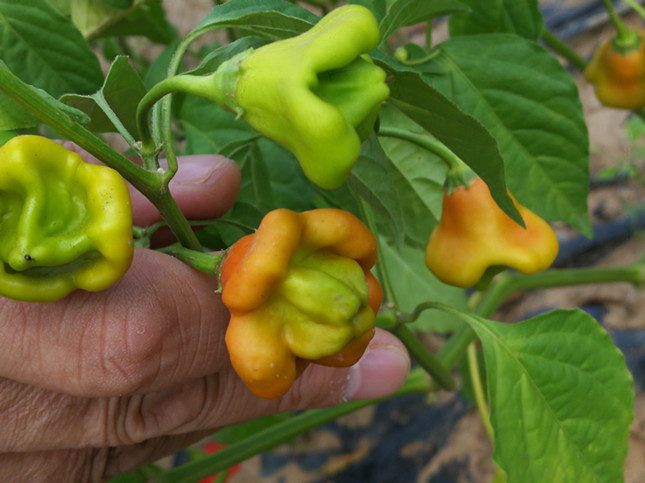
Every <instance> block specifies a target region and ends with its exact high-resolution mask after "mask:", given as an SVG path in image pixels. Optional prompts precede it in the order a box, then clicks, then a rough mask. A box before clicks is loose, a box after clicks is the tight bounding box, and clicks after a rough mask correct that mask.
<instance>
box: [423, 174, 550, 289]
mask: <svg viewBox="0 0 645 483" xmlns="http://www.w3.org/2000/svg"><path fill="white" fill-rule="evenodd" d="M509 196H510V197H511V199H512V200H513V203H515V206H516V207H517V209H518V211H519V212H520V215H521V216H522V219H523V220H524V223H525V225H526V228H524V227H522V226H521V225H518V224H517V223H516V222H515V221H513V220H512V219H511V218H510V217H509V216H508V215H507V214H506V213H504V212H503V211H502V209H501V208H500V207H499V206H497V203H495V200H493V198H492V196H491V194H490V191H489V189H488V186H486V184H485V183H484V182H483V181H482V180H481V179H479V178H478V179H476V180H475V181H474V182H473V183H472V184H471V185H470V186H469V187H468V188H466V187H463V186H462V187H459V188H456V189H454V191H453V192H452V193H448V191H446V192H445V193H444V198H443V211H442V213H441V220H440V221H439V224H438V225H437V226H436V227H435V228H434V230H433V231H432V234H431V235H430V240H429V242H428V245H427V247H426V253H425V263H426V265H427V266H428V268H429V269H430V271H431V272H432V273H433V274H434V275H435V276H436V277H437V278H438V279H439V280H441V281H442V282H444V283H447V284H450V285H455V286H457V287H464V288H467V287H472V286H474V285H476V284H477V282H479V281H480V279H481V278H482V276H483V275H484V273H486V271H487V270H489V269H496V268H499V267H510V268H513V269H515V270H517V271H518V272H520V273H524V274H530V273H535V272H538V271H541V270H546V269H547V268H549V266H551V264H552V263H553V260H555V257H556V255H557V254H558V239H557V237H556V235H555V233H554V232H553V230H552V229H551V227H550V226H549V224H548V223H546V222H545V221H544V220H543V219H542V218H540V217H539V216H537V215H536V214H535V213H533V212H531V211H530V210H529V209H527V208H525V207H524V206H521V205H520V204H518V203H517V201H515V199H514V198H513V197H512V196H511V195H510V193H509Z"/></svg>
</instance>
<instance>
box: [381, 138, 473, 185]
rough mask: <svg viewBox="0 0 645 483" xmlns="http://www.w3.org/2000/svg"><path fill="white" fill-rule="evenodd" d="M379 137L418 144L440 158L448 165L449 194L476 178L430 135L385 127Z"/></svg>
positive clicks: (444, 146)
mask: <svg viewBox="0 0 645 483" xmlns="http://www.w3.org/2000/svg"><path fill="white" fill-rule="evenodd" d="M379 135H380V136H386V137H391V138H397V139H400V140H402V141H407V142H410V143H413V144H416V145H417V146H419V147H420V148H423V149H427V150H428V151H430V152H432V153H434V154H436V155H437V156H439V158H440V159H441V160H442V161H444V162H445V163H446V164H447V165H448V173H447V174H446V187H447V188H448V190H449V192H451V191H452V189H454V188H455V187H457V186H466V187H468V186H470V183H471V181H472V180H473V178H475V177H476V175H475V173H474V172H473V170H472V169H471V168H470V166H468V165H467V164H466V163H465V162H464V161H463V160H462V159H461V158H460V157H459V156H457V155H456V154H455V153H454V152H453V151H452V150H450V148H448V146H446V145H445V144H443V143H442V142H441V141H439V140H438V139H436V138H434V137H432V136H430V135H429V134H422V133H415V132H411V131H407V130H405V129H398V128H395V127H383V128H380V129H379Z"/></svg>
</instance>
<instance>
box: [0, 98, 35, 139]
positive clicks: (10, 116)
mask: <svg viewBox="0 0 645 483" xmlns="http://www.w3.org/2000/svg"><path fill="white" fill-rule="evenodd" d="M39 123H40V121H39V120H38V118H37V117H36V116H34V115H33V114H32V113H31V112H29V111H28V110H27V109H25V108H24V107H22V106H21V105H20V104H18V103H17V102H16V101H14V100H13V99H12V98H11V97H9V96H8V95H6V94H5V93H4V92H0V130H2V131H7V130H12V129H23V128H26V127H33V126H37V125H38V124H39Z"/></svg>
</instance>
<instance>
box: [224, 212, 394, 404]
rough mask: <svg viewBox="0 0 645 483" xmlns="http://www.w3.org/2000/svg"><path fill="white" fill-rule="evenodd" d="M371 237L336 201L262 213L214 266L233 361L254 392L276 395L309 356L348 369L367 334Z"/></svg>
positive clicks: (371, 301)
mask: <svg viewBox="0 0 645 483" xmlns="http://www.w3.org/2000/svg"><path fill="white" fill-rule="evenodd" d="M376 258H377V245H376V240H375V238H374V236H373V235H372V233H371V232H370V231H369V230H368V229H367V227H366V226H365V225H363V223H361V222H360V220H358V218H356V217H355V216H354V215H352V214H350V213H347V212H345V211H342V210H336V209H317V210H311V211H307V212H304V213H296V212H293V211H290V210H286V209H278V210H274V211H271V212H270V213H268V214H267V215H266V216H265V217H264V218H263V220H262V222H261V223H260V226H259V228H258V230H257V231H256V232H255V233H253V234H251V235H247V236H245V237H243V238H241V239H240V240H238V241H237V242H236V243H235V244H234V245H233V246H232V247H231V249H230V251H229V253H228V255H227V256H226V258H225V260H224V262H223V264H222V267H221V272H220V280H221V284H222V300H223V302H224V304H225V305H226V306H227V307H228V309H229V311H230V313H231V319H230V322H229V325H228V328H227V331H226V345H227V348H228V351H229V354H230V358H231V362H232V364H233V368H234V369H235V371H236V372H237V374H238V375H239V376H240V378H241V379H242V380H243V381H244V382H245V383H246V385H247V386H248V388H249V389H250V390H251V391H252V392H253V393H255V394H256V395H257V396H259V397H262V398H265V399H272V398H277V397H280V396H282V395H283V394H285V393H286V392H287V391H288V390H289V388H290V387H291V386H292V384H293V382H294V380H295V379H296V378H297V377H298V376H299V375H300V374H301V372H302V371H303V370H304V368H305V367H306V366H307V365H308V364H309V363H310V362H311V363H315V364H321V365H326V366H333V367H348V366H350V365H352V364H354V363H356V362H357V361H358V360H359V358H360V357H361V356H362V354H363V352H364V351H365V348H366V347H367V344H368V343H369V341H370V340H371V338H372V336H373V334H374V321H375V316H376V312H377V311H378V308H379V306H380V304H381V300H382V297H383V292H382V290H381V287H380V285H379V283H378V281H377V280H376V278H374V276H373V275H372V273H371V272H370V268H371V267H372V266H373V265H374V263H375V262H376Z"/></svg>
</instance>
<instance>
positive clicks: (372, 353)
mask: <svg viewBox="0 0 645 483" xmlns="http://www.w3.org/2000/svg"><path fill="white" fill-rule="evenodd" d="M409 371H410V358H409V357H408V354H407V352H402V351H401V349H400V348H399V347H396V346H385V347H378V348H374V349H371V350H370V349H368V350H367V352H365V354H363V357H361V359H360V360H359V361H358V362H357V363H356V364H355V365H353V366H352V367H351V368H350V370H349V374H348V376H347V383H346V384H345V389H344V390H343V400H344V401H356V400H361V399H374V398H379V397H385V396H388V395H390V394H392V393H393V392H394V391H396V390H397V389H399V388H400V387H401V386H402V385H403V383H404V382H405V379H406V377H407V375H408V373H409Z"/></svg>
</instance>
